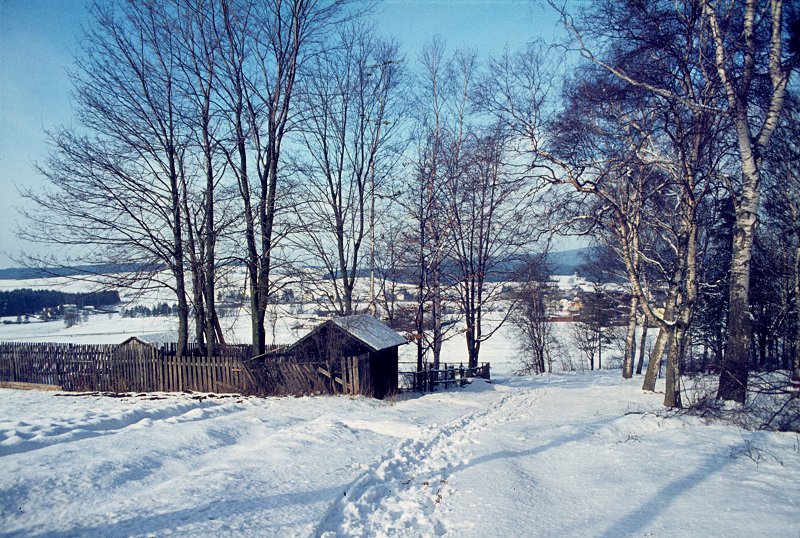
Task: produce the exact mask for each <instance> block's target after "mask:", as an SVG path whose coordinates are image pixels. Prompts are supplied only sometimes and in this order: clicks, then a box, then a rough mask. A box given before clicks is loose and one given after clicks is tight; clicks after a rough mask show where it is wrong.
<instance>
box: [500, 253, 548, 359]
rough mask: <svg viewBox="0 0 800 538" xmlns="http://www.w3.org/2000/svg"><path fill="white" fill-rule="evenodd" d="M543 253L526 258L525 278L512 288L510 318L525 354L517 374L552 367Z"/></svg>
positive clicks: (545, 265)
mask: <svg viewBox="0 0 800 538" xmlns="http://www.w3.org/2000/svg"><path fill="white" fill-rule="evenodd" d="M548 274H549V271H548V268H547V264H546V255H541V256H537V257H535V258H532V259H530V260H529V262H528V264H527V266H526V268H525V270H524V275H525V278H524V281H523V283H522V286H521V288H520V289H518V290H516V292H515V295H516V297H515V301H514V304H515V306H514V308H513V310H512V312H511V316H510V318H509V321H510V322H511V325H512V326H513V327H514V328H515V329H516V331H517V333H518V334H519V340H518V342H519V344H518V347H519V348H520V350H521V351H522V352H523V354H524V358H523V359H522V361H521V362H522V367H521V368H520V369H519V370H518V372H517V373H519V374H543V373H545V372H548V373H552V371H553V352H554V349H553V347H554V343H555V335H554V334H553V326H552V323H551V322H550V320H549V315H548V308H549V307H548V305H549V302H550V301H551V300H552V297H551V294H552V292H551V290H550V289H549V286H548V283H547V279H548Z"/></svg>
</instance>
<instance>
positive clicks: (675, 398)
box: [664, 328, 684, 408]
mask: <svg viewBox="0 0 800 538" xmlns="http://www.w3.org/2000/svg"><path fill="white" fill-rule="evenodd" d="M670 332H671V333H672V334H671V336H670V340H671V341H670V346H669V353H668V354H667V371H666V376H665V377H666V388H665V390H664V405H665V406H666V407H675V408H680V407H682V403H681V367H680V364H681V355H682V354H683V336H684V332H683V330H682V329H677V328H676V329H674V330H672V331H670Z"/></svg>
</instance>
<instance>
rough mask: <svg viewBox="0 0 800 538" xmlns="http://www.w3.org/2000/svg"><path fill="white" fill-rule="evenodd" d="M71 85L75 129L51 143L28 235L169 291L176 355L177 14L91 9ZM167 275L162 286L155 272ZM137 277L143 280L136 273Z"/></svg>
mask: <svg viewBox="0 0 800 538" xmlns="http://www.w3.org/2000/svg"><path fill="white" fill-rule="evenodd" d="M92 15H93V17H94V24H93V25H92V27H91V28H92V30H91V31H90V33H89V34H88V35H87V38H86V41H85V43H86V44H85V46H84V50H83V54H82V56H81V57H80V58H79V61H78V71H77V73H76V74H75V77H74V83H75V95H76V104H77V107H78V120H79V124H80V129H79V130H74V131H71V130H68V129H64V130H61V131H59V132H56V133H53V134H52V135H51V139H52V144H53V150H52V152H51V153H50V156H49V158H48V160H47V163H46V164H45V165H44V166H42V167H40V170H41V172H42V173H43V174H44V176H45V177H46V178H47V179H48V180H49V182H50V187H51V190H49V191H46V192H44V193H29V197H30V198H31V199H32V200H33V201H34V202H35V203H36V205H37V209H36V210H35V211H34V212H31V213H30V214H29V215H28V216H29V218H30V219H31V220H32V222H33V227H32V228H31V231H30V232H28V233H27V236H28V237H30V238H32V239H37V240H43V241H48V242H52V243H55V244H58V245H69V246H78V247H80V248H81V249H83V252H86V255H85V259H86V260H87V261H92V262H106V263H109V262H111V263H119V262H122V261H126V262H129V263H132V264H134V265H138V266H139V267H140V268H142V269H146V270H147V273H148V274H147V275H146V277H147V278H148V279H149V280H150V281H153V280H155V281H157V282H158V283H159V284H160V285H163V286H166V287H168V288H170V289H172V290H173V292H174V293H175V296H176V299H177V304H178V353H179V354H180V353H183V350H184V349H185V347H186V343H187V340H188V316H189V307H188V302H187V295H186V282H185V270H184V261H185V260H184V254H185V253H184V215H183V208H182V204H181V200H182V195H183V182H182V177H183V174H184V173H185V170H184V166H185V152H186V146H187V135H186V133H185V132H184V131H183V129H182V123H181V117H180V109H181V102H180V95H181V94H180V92H179V89H178V87H177V81H176V78H177V77H176V66H177V64H178V61H179V59H178V57H177V54H178V49H179V46H178V43H177V41H178V37H177V35H176V34H175V33H173V31H172V29H173V27H174V24H175V22H176V20H177V13H176V7H175V5H174V4H173V3H171V2H167V1H155V0H154V1H151V2H146V3H135V2H120V3H118V4H113V5H107V4H103V5H100V4H96V5H95V6H94V7H93V8H92ZM162 267H166V268H167V269H168V271H169V273H170V276H171V278H170V279H162V278H161V277H160V274H159V272H158V270H159V269H160V268H162ZM136 276H137V277H141V276H143V275H141V274H139V275H136Z"/></svg>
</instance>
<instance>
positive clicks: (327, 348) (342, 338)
mask: <svg viewBox="0 0 800 538" xmlns="http://www.w3.org/2000/svg"><path fill="white" fill-rule="evenodd" d="M406 343H407V340H406V339H405V338H403V337H402V336H401V335H399V334H398V333H396V332H395V331H394V330H392V329H390V328H389V327H387V326H386V325H384V324H383V323H381V322H380V321H379V320H378V319H376V318H374V317H372V316H370V315H367V314H361V315H355V316H344V317H339V318H334V319H331V320H328V321H326V322H324V323H322V324H321V325H318V326H317V327H316V328H314V329H313V330H312V331H311V332H310V333H308V334H307V335H306V336H304V337H303V338H301V339H300V340H298V341H297V342H295V343H294V344H292V345H291V346H289V347H288V348H287V349H286V350H284V351H283V352H282V353H281V354H282V355H284V356H290V357H291V358H292V360H294V361H297V362H298V363H300V364H303V363H305V364H319V365H322V366H320V368H318V369H317V370H318V371H322V373H323V374H324V375H328V376H329V377H330V380H331V386H332V387H333V388H334V389H335V387H336V383H338V384H340V385H342V387H343V389H344V390H342V392H347V393H357V394H365V395H369V396H373V397H375V398H384V397H385V396H386V395H388V394H392V393H394V392H396V391H397V348H398V347H399V346H401V345H403V344H406ZM325 365H328V366H329V367H328V368H327V369H325V367H324V366H325Z"/></svg>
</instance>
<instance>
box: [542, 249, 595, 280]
mask: <svg viewBox="0 0 800 538" xmlns="http://www.w3.org/2000/svg"><path fill="white" fill-rule="evenodd" d="M588 250H589V247H584V248H574V249H572V250H562V251H561V252H551V253H550V266H551V268H552V270H551V271H550V272H551V273H553V274H554V275H574V274H575V272H576V271H577V269H578V266H579V265H581V264H583V263H584V260H583V258H582V257H581V256H582V255H583V254H584V253H585V252H587V251H588Z"/></svg>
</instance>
